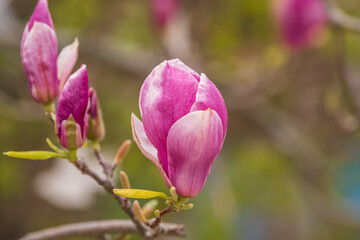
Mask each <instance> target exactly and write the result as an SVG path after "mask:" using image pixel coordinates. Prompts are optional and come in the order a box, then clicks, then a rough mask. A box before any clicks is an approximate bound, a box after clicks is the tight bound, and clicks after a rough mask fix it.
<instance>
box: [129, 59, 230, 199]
mask: <svg viewBox="0 0 360 240" xmlns="http://www.w3.org/2000/svg"><path fill="white" fill-rule="evenodd" d="M140 111H141V116H142V119H143V122H141V121H140V120H139V119H138V118H137V117H136V116H135V115H132V121H131V123H132V129H133V136H134V141H135V142H136V143H137V145H138V146H139V148H140V150H141V151H142V153H143V154H144V155H145V156H146V157H147V158H149V159H150V160H151V161H152V162H153V163H154V164H155V165H156V166H157V167H158V169H159V171H160V173H161V175H162V177H163V179H164V181H165V183H166V185H167V186H168V187H169V188H170V187H171V186H174V187H175V188H176V191H177V193H178V194H179V195H181V196H183V197H194V196H195V195H197V194H198V193H199V192H200V191H201V189H202V188H203V186H204V184H205V181H206V178H207V176H208V175H209V173H210V168H211V165H212V164H213V162H214V160H215V158H216V157H217V155H218V153H219V152H220V150H221V148H222V145H223V142H224V139H225V135H226V129H227V111H226V106H225V102H224V100H223V98H222V96H221V94H220V92H219V91H218V89H217V88H216V87H215V85H214V84H213V83H212V82H211V81H210V80H209V79H208V78H207V76H206V75H205V74H203V73H202V74H201V75H199V74H197V73H196V72H195V71H194V70H192V69H190V68H189V67H188V66H186V65H185V64H184V63H182V62H181V61H180V60H178V59H174V60H170V61H164V62H163V63H161V64H160V65H159V66H157V67H156V68H155V69H154V70H153V71H152V73H151V74H150V75H149V76H148V77H147V78H146V80H145V82H144V84H143V86H142V88H141V92H140Z"/></svg>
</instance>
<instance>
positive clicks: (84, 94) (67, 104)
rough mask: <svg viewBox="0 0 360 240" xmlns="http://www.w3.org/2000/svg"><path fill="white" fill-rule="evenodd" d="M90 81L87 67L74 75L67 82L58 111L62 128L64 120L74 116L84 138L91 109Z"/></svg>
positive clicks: (83, 67)
mask: <svg viewBox="0 0 360 240" xmlns="http://www.w3.org/2000/svg"><path fill="white" fill-rule="evenodd" d="M88 88H89V80H88V75H87V70H86V66H85V65H81V67H80V69H79V70H77V71H76V72H75V73H73V74H72V75H71V76H70V78H69V80H68V81H67V82H66V84H65V86H64V89H63V90H62V92H61V94H60V97H59V101H58V106H57V111H56V123H57V126H58V127H59V126H60V123H61V122H62V121H63V120H67V119H68V118H69V116H70V114H72V115H73V117H74V119H75V122H76V123H77V124H79V126H80V128H81V133H82V136H83V138H85V136H86V131H87V126H88V113H87V111H88V108H89V106H90V105H89V93H88V92H89V90H88Z"/></svg>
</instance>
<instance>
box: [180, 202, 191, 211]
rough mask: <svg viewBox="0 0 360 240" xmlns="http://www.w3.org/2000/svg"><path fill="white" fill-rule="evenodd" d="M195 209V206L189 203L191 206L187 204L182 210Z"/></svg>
mask: <svg viewBox="0 0 360 240" xmlns="http://www.w3.org/2000/svg"><path fill="white" fill-rule="evenodd" d="M193 207H194V204H192V203H189V204H186V205H184V206H182V207H181V209H183V210H186V209H191V208H193Z"/></svg>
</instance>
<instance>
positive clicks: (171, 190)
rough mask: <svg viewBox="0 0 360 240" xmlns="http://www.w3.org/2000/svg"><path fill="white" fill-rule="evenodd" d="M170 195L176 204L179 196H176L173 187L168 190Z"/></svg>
mask: <svg viewBox="0 0 360 240" xmlns="http://www.w3.org/2000/svg"><path fill="white" fill-rule="evenodd" d="M170 194H171V196H172V197H173V199H174V201H175V202H177V201H178V199H179V196H178V195H177V193H176V188H175V187H174V186H172V187H171V188H170Z"/></svg>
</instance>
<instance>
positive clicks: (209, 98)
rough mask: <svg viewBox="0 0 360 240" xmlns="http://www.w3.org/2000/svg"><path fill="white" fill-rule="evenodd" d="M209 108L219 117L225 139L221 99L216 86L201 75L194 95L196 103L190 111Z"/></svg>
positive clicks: (224, 119)
mask: <svg viewBox="0 0 360 240" xmlns="http://www.w3.org/2000/svg"><path fill="white" fill-rule="evenodd" d="M208 108H211V109H212V110H215V111H216V113H217V114H218V115H219V117H220V118H221V121H222V125H223V136H224V138H225V135H226V129H227V120H228V116H227V111H226V106H225V102H224V99H223V97H222V96H221V93H220V92H219V90H218V89H217V88H216V86H215V85H214V84H213V83H212V82H211V81H210V79H208V77H207V76H206V75H205V74H204V73H202V74H201V78H200V84H199V88H198V91H197V93H196V101H195V103H194V105H193V106H192V107H191V111H192V112H193V111H197V110H206V109H208Z"/></svg>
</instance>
